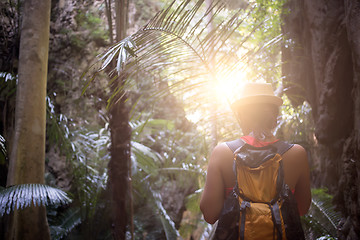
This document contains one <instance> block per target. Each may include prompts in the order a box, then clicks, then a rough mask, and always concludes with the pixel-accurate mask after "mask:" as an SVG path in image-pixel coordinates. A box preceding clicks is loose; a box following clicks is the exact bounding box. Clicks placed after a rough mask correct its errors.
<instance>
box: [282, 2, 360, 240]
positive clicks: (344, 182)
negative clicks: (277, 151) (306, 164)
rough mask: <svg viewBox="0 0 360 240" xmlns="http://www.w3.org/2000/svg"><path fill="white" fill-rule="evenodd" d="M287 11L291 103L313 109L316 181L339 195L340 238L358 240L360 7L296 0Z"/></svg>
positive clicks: (286, 71) (286, 67)
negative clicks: (342, 216)
mask: <svg viewBox="0 0 360 240" xmlns="http://www.w3.org/2000/svg"><path fill="white" fill-rule="evenodd" d="M286 7H287V9H288V11H287V12H289V14H287V15H285V17H284V20H285V21H284V23H285V24H284V28H283V31H284V33H285V34H286V38H287V40H286V41H285V45H284V47H283V62H284V63H285V64H284V65H283V74H284V77H285V80H286V82H287V85H288V96H289V97H290V99H291V100H292V102H293V103H294V104H301V103H302V101H303V100H307V101H308V102H309V103H310V104H311V107H312V113H313V118H314V120H315V133H316V134H315V135H316V139H317V142H318V144H317V146H316V148H315V151H314V152H313V154H312V156H313V161H314V166H315V169H314V171H313V172H312V173H313V175H314V180H315V183H316V185H318V186H326V187H328V188H329V189H330V191H331V192H332V193H333V194H335V195H336V198H335V203H336V204H337V205H338V208H339V209H340V210H341V211H342V213H343V215H344V218H343V221H341V226H339V230H340V231H339V238H340V239H359V238H360V234H359V232H360V221H359V213H360V205H359V194H360V192H359V180H360V176H359V172H360V164H359V158H360V148H359V146H360V144H359V139H360V135H359V133H360V124H359V123H360V119H359V116H360V115H359V114H360V112H359V109H360V108H359V106H360V90H359V89H360V88H359V86H360V49H359V42H360V30H359V29H360V18H359V10H360V3H359V1H356V0H345V1H336V0H331V1H327V0H321V1H311V0H291V1H289V2H288V4H287V5H286ZM298 96H304V98H302V99H299V98H298Z"/></svg>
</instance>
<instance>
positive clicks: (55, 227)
mask: <svg viewBox="0 0 360 240" xmlns="http://www.w3.org/2000/svg"><path fill="white" fill-rule="evenodd" d="M81 222H82V220H81V212H80V209H79V208H69V209H67V210H66V211H65V212H64V213H62V214H61V215H60V216H59V217H57V218H56V223H55V224H52V225H51V226H50V233H51V239H62V238H64V237H65V236H66V235H67V234H69V233H70V232H71V231H72V230H73V229H74V228H75V227H76V226H77V225H79V224H80V223H81Z"/></svg>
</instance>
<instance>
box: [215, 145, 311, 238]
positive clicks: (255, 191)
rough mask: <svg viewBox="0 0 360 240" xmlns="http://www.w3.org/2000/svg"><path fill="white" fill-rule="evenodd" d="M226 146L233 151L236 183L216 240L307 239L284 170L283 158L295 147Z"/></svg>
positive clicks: (229, 196)
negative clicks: (285, 180)
mask: <svg viewBox="0 0 360 240" xmlns="http://www.w3.org/2000/svg"><path fill="white" fill-rule="evenodd" d="M227 145H228V146H229V148H230V149H231V150H232V151H233V152H234V166H233V168H234V173H235V175H236V179H237V181H236V185H235V186H234V188H233V190H232V192H231V193H230V194H229V195H228V196H227V198H226V199H225V202H224V207H223V209H222V212H221V214H220V218H219V221H218V225H217V228H216V231H215V236H214V239H216V240H225V239H227V240H229V239H231V240H232V239H234V240H238V239H240V240H268V239H276V240H285V239H287V240H298V239H299V240H300V239H305V238H304V232H303V230H302V227H301V222H300V217H299V213H298V209H297V204H296V200H295V198H294V196H293V193H292V192H291V190H290V189H289V187H288V186H287V185H286V184H285V182H284V173H283V167H282V155H283V154H284V153H285V152H286V151H288V150H289V149H290V148H291V147H292V146H293V145H292V144H289V143H286V142H283V141H277V142H275V143H274V144H271V145H269V146H266V147H253V146H251V145H248V144H246V143H245V142H244V141H243V140H241V139H238V140H235V141H232V142H227Z"/></svg>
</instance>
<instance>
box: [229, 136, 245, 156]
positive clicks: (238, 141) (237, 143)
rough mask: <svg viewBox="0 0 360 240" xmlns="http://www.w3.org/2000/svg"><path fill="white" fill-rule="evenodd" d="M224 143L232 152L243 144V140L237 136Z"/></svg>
mask: <svg viewBox="0 0 360 240" xmlns="http://www.w3.org/2000/svg"><path fill="white" fill-rule="evenodd" d="M226 145H227V146H228V147H229V148H230V149H231V151H232V152H233V153H235V151H236V150H237V149H239V148H240V147H242V146H244V145H245V141H244V140H242V139H241V138H238V139H236V140H234V141H230V142H226Z"/></svg>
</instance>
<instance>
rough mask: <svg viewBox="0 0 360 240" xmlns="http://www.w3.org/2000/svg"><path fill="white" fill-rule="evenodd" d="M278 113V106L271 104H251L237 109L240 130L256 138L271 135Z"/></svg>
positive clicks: (263, 138)
mask: <svg viewBox="0 0 360 240" xmlns="http://www.w3.org/2000/svg"><path fill="white" fill-rule="evenodd" d="M278 115H279V108H278V107H277V106H275V105H273V104H251V105H248V106H245V107H241V108H239V109H238V111H237V116H238V119H239V121H240V126H241V128H242V130H243V131H245V132H247V133H248V134H250V135H252V136H253V137H255V138H256V139H258V140H265V139H266V138H267V137H270V136H272V130H273V129H274V128H275V127H276V124H277V116H278Z"/></svg>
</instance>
